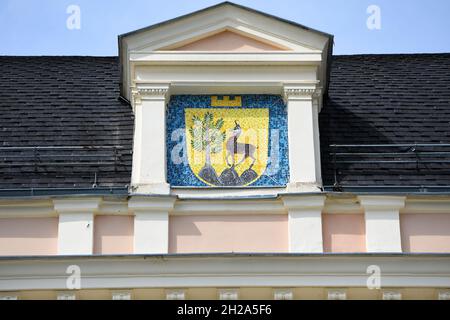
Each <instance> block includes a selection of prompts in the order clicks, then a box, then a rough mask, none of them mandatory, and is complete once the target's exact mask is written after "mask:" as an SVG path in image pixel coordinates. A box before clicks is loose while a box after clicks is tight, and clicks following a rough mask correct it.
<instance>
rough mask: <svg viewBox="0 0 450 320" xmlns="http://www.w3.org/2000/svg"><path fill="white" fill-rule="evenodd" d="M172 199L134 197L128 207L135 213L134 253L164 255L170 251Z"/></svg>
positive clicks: (173, 200)
mask: <svg viewBox="0 0 450 320" xmlns="http://www.w3.org/2000/svg"><path fill="white" fill-rule="evenodd" d="M174 202H175V199H174V198H170V197H164V198H162V197H133V198H131V199H130V201H129V202H128V207H129V208H130V210H132V211H133V212H134V253H138V254H146V253H147V254H164V253H168V251H169V211H170V210H171V209H172V208H173V205H174Z"/></svg>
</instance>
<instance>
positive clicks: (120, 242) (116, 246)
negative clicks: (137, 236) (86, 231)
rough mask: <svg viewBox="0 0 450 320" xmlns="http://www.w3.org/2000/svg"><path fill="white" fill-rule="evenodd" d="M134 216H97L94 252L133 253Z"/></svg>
mask: <svg viewBox="0 0 450 320" xmlns="http://www.w3.org/2000/svg"><path fill="white" fill-rule="evenodd" d="M133 238H134V217H133V216H96V217H95V221H94V254H122V253H133V251H134V250H133V247H134V245H133V242H134V239H133Z"/></svg>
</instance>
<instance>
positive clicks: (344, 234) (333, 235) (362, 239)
mask: <svg viewBox="0 0 450 320" xmlns="http://www.w3.org/2000/svg"><path fill="white" fill-rule="evenodd" d="M322 232H323V250H324V252H366V231H365V220H364V215H363V214H323V215H322Z"/></svg>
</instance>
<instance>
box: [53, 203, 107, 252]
mask: <svg viewBox="0 0 450 320" xmlns="http://www.w3.org/2000/svg"><path fill="white" fill-rule="evenodd" d="M100 201H101V199H100V198H89V199H83V198H78V199H58V200H53V206H54V208H55V210H56V212H57V213H58V215H59V223H58V254H61V255H78V254H92V251H93V247H94V240H93V238H94V212H95V211H97V210H98V207H99V205H100Z"/></svg>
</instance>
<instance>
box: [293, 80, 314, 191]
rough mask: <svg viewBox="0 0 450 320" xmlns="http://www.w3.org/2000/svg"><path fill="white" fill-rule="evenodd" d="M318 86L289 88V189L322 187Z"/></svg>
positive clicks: (304, 85)
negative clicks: (310, 186)
mask: <svg viewBox="0 0 450 320" xmlns="http://www.w3.org/2000/svg"><path fill="white" fill-rule="evenodd" d="M318 94H319V95H320V91H319V90H317V89H316V85H315V84H310V85H306V84H302V85H298V84H292V85H291V84H286V85H285V86H284V95H285V100H286V103H287V113H288V142H289V171H290V182H289V188H290V189H293V190H296V189H299V188H300V187H301V186H302V185H305V184H309V185H312V186H320V185H322V181H321V180H322V178H321V168H320V140H319V123H318V116H319V103H318V100H319V99H318V98H317V95H318Z"/></svg>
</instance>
